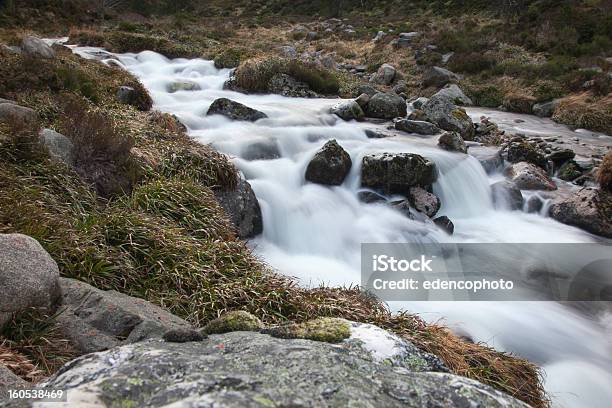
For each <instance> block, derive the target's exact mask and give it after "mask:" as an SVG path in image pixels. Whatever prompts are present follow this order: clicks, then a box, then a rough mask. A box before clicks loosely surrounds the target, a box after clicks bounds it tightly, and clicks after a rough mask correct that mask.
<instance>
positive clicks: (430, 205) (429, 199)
mask: <svg viewBox="0 0 612 408" xmlns="http://www.w3.org/2000/svg"><path fill="white" fill-rule="evenodd" d="M408 199H409V201H410V204H411V205H412V206H413V207H414V208H415V209H416V210H417V211H419V212H421V213H423V214H425V215H426V216H428V217H430V218H431V217H433V216H434V215H436V213H437V212H438V210H439V209H440V205H441V203H440V199H439V198H438V197H437V196H436V195H435V194H432V193H430V192H428V191H427V190H425V189H423V188H421V187H412V188H411V189H410V195H409V197H408Z"/></svg>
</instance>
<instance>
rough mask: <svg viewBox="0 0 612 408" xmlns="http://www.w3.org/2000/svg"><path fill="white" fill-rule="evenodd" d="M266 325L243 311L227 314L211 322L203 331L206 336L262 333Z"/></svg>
mask: <svg viewBox="0 0 612 408" xmlns="http://www.w3.org/2000/svg"><path fill="white" fill-rule="evenodd" d="M263 327H264V325H263V323H262V322H261V320H259V318H258V317H256V316H253V315H252V314H251V313H249V312H245V311H243V310H234V311H231V312H227V313H225V314H223V315H221V316H219V317H218V318H216V319H213V320H211V321H210V322H208V324H206V326H204V328H203V329H202V332H203V333H206V334H223V333H229V332H235V331H256V332H258V331H260V330H261V329H263Z"/></svg>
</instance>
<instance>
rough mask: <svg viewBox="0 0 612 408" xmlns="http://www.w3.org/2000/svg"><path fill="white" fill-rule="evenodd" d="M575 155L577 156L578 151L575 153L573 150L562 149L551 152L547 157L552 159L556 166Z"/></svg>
mask: <svg viewBox="0 0 612 408" xmlns="http://www.w3.org/2000/svg"><path fill="white" fill-rule="evenodd" d="M574 157H576V153H574V151H573V150H571V149H562V150H557V151H555V152H552V153H550V154H549V155H548V156H546V159H548V160H550V161H552V162H553V163H554V164H555V166H559V165H561V164H563V163H565V162H567V161H569V160H572V159H573V158H574Z"/></svg>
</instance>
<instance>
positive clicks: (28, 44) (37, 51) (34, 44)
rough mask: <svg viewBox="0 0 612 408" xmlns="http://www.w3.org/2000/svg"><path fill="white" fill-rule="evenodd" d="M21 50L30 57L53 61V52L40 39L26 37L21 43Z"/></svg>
mask: <svg viewBox="0 0 612 408" xmlns="http://www.w3.org/2000/svg"><path fill="white" fill-rule="evenodd" d="M21 49H22V50H23V52H24V54H26V55H29V56H30V57H36V58H44V59H53V58H55V51H53V48H51V47H50V46H49V45H47V43H46V42H44V41H43V40H41V39H40V38H36V37H32V36H27V37H25V38H24V39H23V40H22V41H21Z"/></svg>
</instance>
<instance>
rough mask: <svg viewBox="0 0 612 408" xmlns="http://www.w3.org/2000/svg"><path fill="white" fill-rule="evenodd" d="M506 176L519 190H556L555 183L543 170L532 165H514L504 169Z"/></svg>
mask: <svg viewBox="0 0 612 408" xmlns="http://www.w3.org/2000/svg"><path fill="white" fill-rule="evenodd" d="M506 175H507V176H508V177H510V179H511V180H512V181H513V182H514V183H515V184H516V186H517V187H518V188H520V189H521V190H556V189H557V186H556V185H555V182H554V181H552V180H551V178H550V177H548V175H547V174H546V172H545V171H544V170H542V169H541V168H540V167H538V166H536V165H535V164H533V163H527V162H520V163H515V164H513V165H511V166H510V167H508V168H507V169H506Z"/></svg>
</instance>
